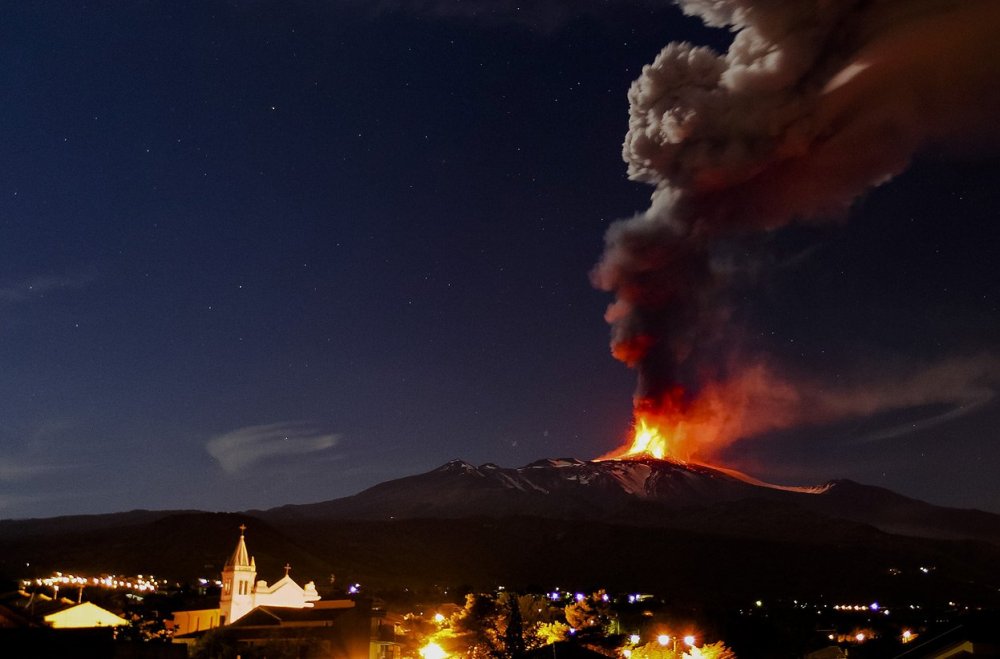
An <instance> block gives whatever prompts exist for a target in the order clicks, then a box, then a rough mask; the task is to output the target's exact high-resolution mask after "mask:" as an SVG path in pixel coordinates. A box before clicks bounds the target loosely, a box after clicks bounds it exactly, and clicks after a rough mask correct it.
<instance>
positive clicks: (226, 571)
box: [219, 526, 320, 625]
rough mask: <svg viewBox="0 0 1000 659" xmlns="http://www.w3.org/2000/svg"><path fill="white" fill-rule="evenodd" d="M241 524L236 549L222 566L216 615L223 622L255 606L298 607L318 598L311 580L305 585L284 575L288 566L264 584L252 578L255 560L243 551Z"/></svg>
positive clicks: (238, 617)
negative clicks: (282, 572)
mask: <svg viewBox="0 0 1000 659" xmlns="http://www.w3.org/2000/svg"><path fill="white" fill-rule="evenodd" d="M245 531H246V527H245V526H241V527H240V539H239V542H237V543H236V550H235V551H234V552H233V553H232V555H231V556H230V557H229V560H228V561H226V565H225V567H224V568H223V570H222V596H221V598H220V600H219V617H220V622H221V624H223V625H231V624H232V623H234V622H236V621H237V620H239V619H240V618H242V617H243V616H245V615H246V614H248V613H250V612H251V611H253V610H254V609H255V608H257V607H258V606H276V607H281V608H293V609H301V608H305V607H311V606H312V605H313V602H315V601H316V600H318V599H319V598H320V596H319V593H317V592H316V584H315V583H314V582H312V581H310V582H309V583H307V584H306V585H305V587H302V586H300V585H299V584H297V583H295V581H294V580H293V579H292V578H291V577H290V576H289V575H288V572H289V571H290V570H291V566H289V565H287V564H286V565H285V576H284V577H282V578H281V579H279V580H278V581H276V582H274V583H273V584H271V585H268V583H267V582H266V581H263V580H261V581H256V578H257V562H256V561H255V560H254V558H253V557H252V556H250V553H249V552H248V551H247V545H246V540H245V538H244V532H245Z"/></svg>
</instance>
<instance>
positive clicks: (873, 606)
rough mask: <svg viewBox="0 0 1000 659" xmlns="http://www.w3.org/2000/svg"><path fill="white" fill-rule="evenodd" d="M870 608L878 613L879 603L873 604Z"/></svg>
mask: <svg viewBox="0 0 1000 659" xmlns="http://www.w3.org/2000/svg"><path fill="white" fill-rule="evenodd" d="M868 608H869V609H871V610H872V611H878V602H872V603H871V604H869V605H868Z"/></svg>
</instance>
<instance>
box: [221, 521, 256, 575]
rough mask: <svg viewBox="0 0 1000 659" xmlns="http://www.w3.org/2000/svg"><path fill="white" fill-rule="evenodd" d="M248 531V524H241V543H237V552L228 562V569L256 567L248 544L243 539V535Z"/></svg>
mask: <svg viewBox="0 0 1000 659" xmlns="http://www.w3.org/2000/svg"><path fill="white" fill-rule="evenodd" d="M246 530H247V525H246V524H240V541H239V542H237V543H236V551H234V552H233V555H232V556H230V557H229V560H228V561H226V567H227V568H230V567H233V568H235V567H252V566H254V563H253V559H252V558H250V553H249V552H248V551H247V543H246V540H245V539H244V537H243V534H244V533H245V532H246Z"/></svg>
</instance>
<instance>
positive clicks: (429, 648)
mask: <svg viewBox="0 0 1000 659" xmlns="http://www.w3.org/2000/svg"><path fill="white" fill-rule="evenodd" d="M420 656H421V657H423V659H445V657H447V656H448V653H447V652H445V651H444V648H442V647H441V646H440V645H438V644H437V643H428V644H427V645H425V646H424V647H422V648H420Z"/></svg>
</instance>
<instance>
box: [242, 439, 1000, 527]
mask: <svg viewBox="0 0 1000 659" xmlns="http://www.w3.org/2000/svg"><path fill="white" fill-rule="evenodd" d="M755 502H756V505H754V504H755ZM737 509H738V510H739V512H738V513H732V512H726V511H735V510H737ZM702 512H703V513H708V512H711V514H710V515H707V517H706V518H705V519H708V518H711V520H712V521H711V522H707V521H698V520H699V519H701V518H700V517H699V513H702ZM261 514H262V515H263V516H265V517H267V518H269V519H273V520H278V519H280V518H285V519H359V520H362V519H363V520H379V519H382V520H390V519H396V520H398V519H422V518H444V519H455V518H463V517H477V516H488V517H509V516H533V517H544V518H555V519H572V520H593V521H610V522H615V523H629V524H639V525H643V526H647V525H653V526H660V525H664V524H666V525H673V524H680V525H681V526H684V527H688V528H691V527H692V525H693V527H697V528H699V529H701V530H705V531H710V532H723V533H725V532H728V531H731V530H737V529H742V531H740V532H743V531H746V530H748V529H752V528H756V531H754V533H764V534H767V533H768V532H769V531H768V530H769V529H770V531H772V532H779V533H781V534H782V535H786V534H788V533H794V532H795V525H794V524H792V525H790V526H786V521H789V520H791V519H792V518H796V519H798V518H800V517H801V516H802V515H803V514H815V515H822V516H824V517H829V518H832V519H840V520H849V521H851V522H858V523H862V524H868V525H871V526H874V527H875V528H877V529H879V530H881V531H884V532H887V533H897V534H902V535H913V536H920V537H932V538H949V539H960V538H973V539H979V540H986V541H989V542H993V543H996V544H1000V516H997V515H994V514H991V513H986V512H982V511H978V510H962V509H955V508H944V507H940V506H934V505H932V504H929V503H926V502H923V501H919V500H916V499H911V498H908V497H905V496H902V495H899V494H896V493H894V492H892V491H890V490H886V489H883V488H879V487H873V486H869V485H862V484H860V483H856V482H853V481H850V480H834V481H830V482H828V483H825V484H823V485H819V486H816V487H786V486H779V485H771V484H768V483H763V482H761V481H758V480H755V479H753V478H751V477H749V476H746V475H744V474H741V473H740V472H736V471H733V470H729V469H722V468H717V467H709V466H706V465H701V464H697V463H685V462H680V461H675V460H670V459H655V458H650V457H639V458H630V459H620V460H593V461H583V460H577V459H574V458H560V459H552V458H549V459H544V460H538V461H536V462H532V463H530V464H527V465H525V466H523V467H518V468H505V467H499V466H497V465H495V464H490V463H488V464H484V465H480V466H478V467H477V466H474V465H471V464H469V463H467V462H464V461H462V460H453V461H451V462H448V463H447V464H445V465H442V466H441V467H438V468H437V469H434V470H432V471H429V472H427V473H424V474H418V475H414V476H408V477H405V478H400V479H397V480H392V481H387V482H384V483H381V484H379V485H376V486H374V487H371V488H369V489H367V490H364V491H363V492H360V493H358V494H356V495H354V496H350V497H345V498H341V499H334V500H332V501H326V502H322V503H315V504H305V505H289V506H282V507H280V508H274V509H271V510H268V511H266V512H264V513H261Z"/></svg>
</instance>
